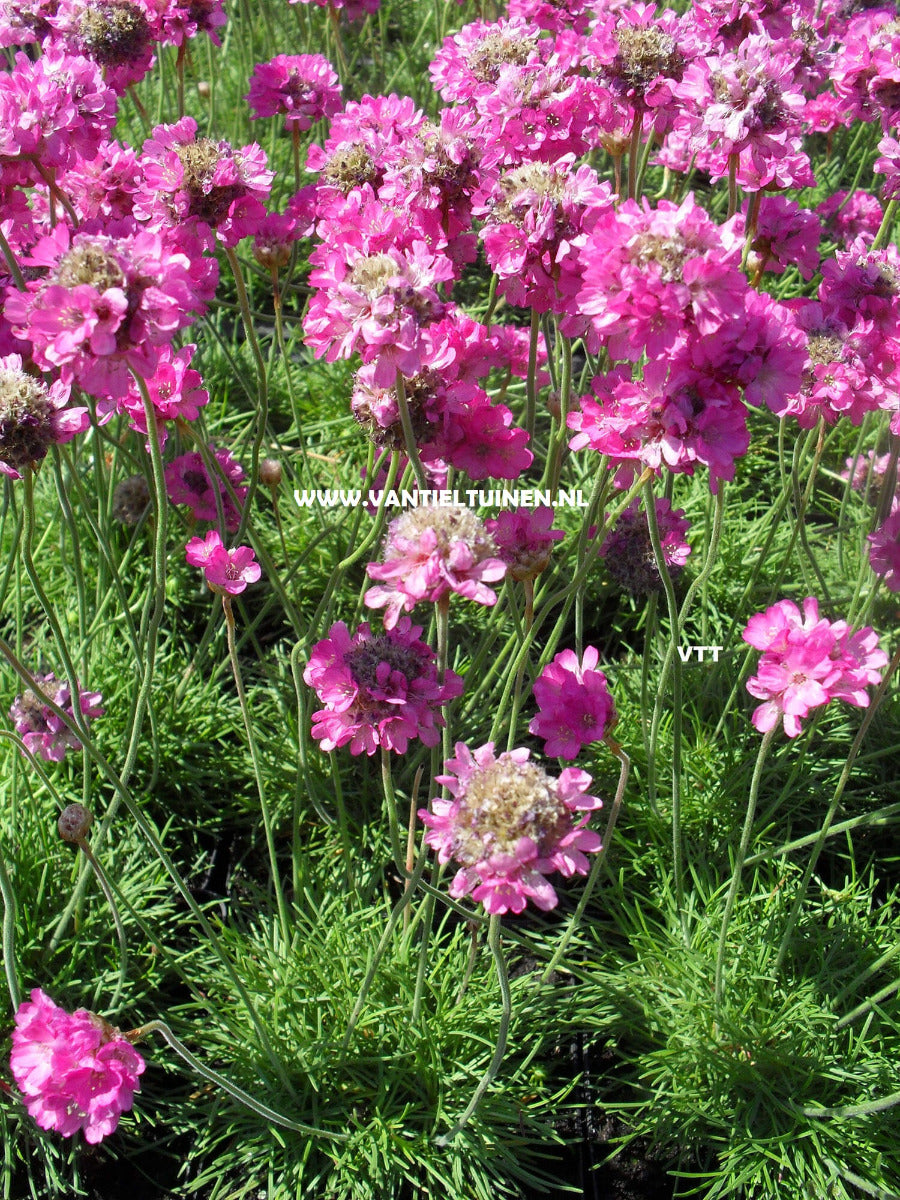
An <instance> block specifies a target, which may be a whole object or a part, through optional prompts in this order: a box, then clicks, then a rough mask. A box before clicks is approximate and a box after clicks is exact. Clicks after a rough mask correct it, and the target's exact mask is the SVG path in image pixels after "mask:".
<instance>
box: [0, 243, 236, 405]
mask: <svg viewBox="0 0 900 1200" xmlns="http://www.w3.org/2000/svg"><path fill="white" fill-rule="evenodd" d="M127 228H128V229H129V232H127V233H125V234H122V235H120V236H117V237H111V236H106V235H102V234H88V233H76V234H74V235H73V236H72V237H71V240H70V239H69V233H68V230H67V229H66V227H65V226H62V225H60V226H57V229H56V231H55V232H54V233H52V234H50V235H49V236H48V237H47V238H45V239H42V241H41V242H39V243H38V246H37V247H36V248H35V251H34V260H35V261H40V262H41V263H42V264H43V263H46V264H48V265H50V266H51V268H52V270H51V273H50V275H49V278H47V279H39V280H34V281H32V282H31V283H29V284H28V290H27V291H24V292H20V291H17V290H16V289H15V288H12V287H11V288H9V289H7V295H6V317H7V318H8V320H9V321H10V324H11V325H12V326H13V329H14V332H15V333H16V336H17V337H22V338H28V339H29V340H30V341H31V343H32V344H33V346H34V357H35V361H36V362H37V363H38V365H39V366H41V367H43V368H44V369H45V370H51V369H53V368H54V367H59V368H60V376H61V378H62V380H63V382H64V383H77V384H78V385H79V387H81V388H83V389H84V390H85V391H87V392H90V393H92V394H94V395H97V396H101V397H104V396H105V397H114V398H116V397H119V396H124V395H126V394H127V392H128V387H129V384H130V381H131V375H130V373H129V368H130V369H131V370H134V371H136V372H137V373H138V374H139V375H143V376H144V377H147V376H150V375H152V374H153V372H154V370H155V369H156V365H157V363H158V361H159V355H160V349H159V348H160V347H161V346H162V345H165V344H168V343H169V342H171V340H172V337H173V335H174V333H175V332H176V331H177V330H179V329H182V328H184V326H185V325H188V324H190V322H191V320H192V319H193V316H194V315H195V314H196V313H202V312H205V311H206V305H207V302H208V301H209V300H211V299H212V295H213V292H214V290H215V283H216V276H217V267H216V263H215V261H214V260H212V259H205V258H203V257H202V256H201V255H202V252H201V250H200V248H199V247H198V245H197V244H196V242H195V241H192V240H191V239H190V238H184V237H182V236H178V237H175V236H174V235H173V234H170V233H166V234H165V235H162V234H160V233H151V232H149V231H147V230H144V229H140V230H138V229H136V228H135V226H134V224H133V223H131V222H129V223H128V226H127Z"/></svg>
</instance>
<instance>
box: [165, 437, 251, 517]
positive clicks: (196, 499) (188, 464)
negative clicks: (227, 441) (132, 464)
mask: <svg viewBox="0 0 900 1200" xmlns="http://www.w3.org/2000/svg"><path fill="white" fill-rule="evenodd" d="M210 451H211V452H212V453H213V455H214V457H215V460H216V462H217V463H218V465H219V468H220V470H221V471H222V474H223V475H224V476H225V478H226V479H227V480H228V482H229V483H230V484H231V486H232V490H233V491H234V494H235V496H236V497H237V500H238V504H242V503H243V500H244V497H245V496H246V495H247V490H248V489H247V487H246V486H244V485H243V480H244V479H245V478H246V477H245V475H244V469H243V467H242V466H241V464H240V463H239V462H238V461H237V459H236V458H234V457H232V455H231V454H230V453H229V452H228V451H227V450H215V448H214V447H213V446H210ZM165 479H166V495H167V496H168V497H169V500H170V501H171V502H172V503H173V504H186V505H187V506H188V507H189V508H190V510H191V515H192V516H193V518H194V520H196V521H217V520H218V509H217V507H216V492H218V493H219V496H220V498H221V501H222V511H223V514H224V517H225V528H226V529H227V530H228V532H229V533H234V531H235V530H236V529H237V527H238V526H239V525H240V523H241V514H240V511H239V509H238V508H236V507H235V503H234V501H233V500H232V499H231V496H230V494H229V492H228V490H227V488H226V486H225V482H224V480H223V479H221V478H220V476H219V474H218V473H216V474H215V476H214V477H210V474H209V472H208V471H207V469H206V464H205V462H204V461H203V456H202V455H201V454H200V452H199V450H194V451H191V452H190V453H189V454H181V455H179V457H178V458H173V459H172V461H171V462H170V463H167V464H166V467H165Z"/></svg>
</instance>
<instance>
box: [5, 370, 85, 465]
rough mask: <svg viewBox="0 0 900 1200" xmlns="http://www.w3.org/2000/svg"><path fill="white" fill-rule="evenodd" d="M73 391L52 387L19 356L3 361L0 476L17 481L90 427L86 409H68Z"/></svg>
mask: <svg viewBox="0 0 900 1200" xmlns="http://www.w3.org/2000/svg"><path fill="white" fill-rule="evenodd" d="M69 392H70V389H69V388H68V387H66V386H65V385H64V384H62V383H60V382H59V381H58V380H57V381H56V382H54V383H51V384H50V385H49V387H48V386H47V385H46V384H44V383H42V382H41V380H40V379H38V378H36V377H35V376H34V375H31V374H29V372H27V371H26V370H24V368H23V362H22V358H21V356H20V355H18V354H8V355H6V356H5V357H3V358H0V472H2V474H4V475H9V476H11V477H12V478H13V479H18V478H19V475H20V472H21V471H22V470H24V468H25V467H34V466H36V465H37V463H39V462H40V460H41V459H42V458H44V457H45V456H46V454H47V450H48V449H49V447H50V446H51V445H53V444H54V443H56V444H59V443H61V442H70V441H71V440H72V438H73V437H75V435H76V434H78V433H83V432H84V430H85V429H87V427H88V425H89V424H90V417H89V415H88V410H87V409H86V408H66V407H65V405H66V403H67V401H68V399H69Z"/></svg>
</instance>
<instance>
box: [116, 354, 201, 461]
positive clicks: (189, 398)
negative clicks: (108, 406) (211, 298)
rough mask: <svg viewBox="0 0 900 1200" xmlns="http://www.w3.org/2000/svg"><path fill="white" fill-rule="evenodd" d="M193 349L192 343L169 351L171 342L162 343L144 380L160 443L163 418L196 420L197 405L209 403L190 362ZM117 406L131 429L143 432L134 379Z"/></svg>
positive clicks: (163, 438)
mask: <svg viewBox="0 0 900 1200" xmlns="http://www.w3.org/2000/svg"><path fill="white" fill-rule="evenodd" d="M196 349H197V347H196V346H195V345H193V344H188V345H187V346H182V347H181V349H180V350H177V351H173V350H172V348H171V346H163V347H162V349H161V351H160V355H159V362H158V363H157V365H156V370H155V371H154V372H153V375H152V376H151V377H150V378H149V379H147V380H145V383H146V386H147V392H148V394H149V396H150V400H151V403H152V405H153V413H154V417H155V425H156V435H157V439H158V441H159V444H160V446H164V445H165V444H166V428H165V422H166V421H175V420H177V419H178V418H179V417H180V418H181V420H183V421H196V420H197V418H198V417H199V415H200V409H201V408H202V407H203V406H204V405H206V404H208V403H209V392H207V390H206V388H204V387H202V386H201V385H202V383H203V380H202V378H201V376H200V372H199V371H195V370H194V369H193V368H192V367H191V365H190V363H191V359H192V358H193V356H194V351H195V350H196ZM99 407H100V408H101V409H102V408H103V407H104V406H103V405H102V404H101V405H100V406H99ZM118 408H119V411H120V412H123V413H127V414H128V418H129V425H130V427H131V428H132V429H136V430H137V431H138V433H147V414H146V412H145V411H144V402H143V398H142V396H141V393H140V390H139V388H138V386H137V384H136V383H135V382H134V380H132V381H131V384H130V385H129V388H128V394H127V396H125V397H123V398H122V399H120V400H119V401H118Z"/></svg>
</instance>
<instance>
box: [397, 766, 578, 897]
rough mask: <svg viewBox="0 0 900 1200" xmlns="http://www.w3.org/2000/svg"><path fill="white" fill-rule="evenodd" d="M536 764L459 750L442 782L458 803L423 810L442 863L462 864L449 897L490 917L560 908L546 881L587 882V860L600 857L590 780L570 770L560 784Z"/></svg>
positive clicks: (428, 837)
mask: <svg viewBox="0 0 900 1200" xmlns="http://www.w3.org/2000/svg"><path fill="white" fill-rule="evenodd" d="M529 757H530V752H529V751H528V750H508V751H506V752H505V753H503V754H500V755H499V756H495V755H494V744H493V742H488V743H487V745H485V746H481V747H480V748H479V749H478V750H475V751H471V750H469V748H468V746H466V745H465V744H464V743H463V742H457V743H456V757H455V758H451V759H449V760H448V761H446V762H445V763H444V770H445V771H446V772H447V774H445V775H438V776H437V778H436V782H437V783H441V784H444V785H445V786H446V787H447V788H448V790H449V791H450V793H451V796H452V799H449V800H442V799H440V798H439V797H435V798H434V799H433V800H432V801H431V811H430V812H429V811H428V810H427V809H419V816H420V817H421V819H422V821H423V822H424V823H425V825H427V826H428V832H427V833H426V834H425V841H426V842H427V843H428V845H429V846H431V847H433V848H434V849H435V850H437V852H438V861H439V862H441V863H446V862H449V861H450V860H451V859H453V860H454V861H455V862H457V863H459V864H460V870H459V871H458V872H457V873H456V876H455V877H454V879H453V882H452V883H451V885H450V895H451V896H453V897H454V898H456V899H459V898H460V897H462V896H466V895H468V894H469V893H471V895H472V899H473V900H475V901H481V902H483V904H484V907H485V910H486V911H487V912H489V913H496V914H498V915H502V914H503V913H506V912H513V913H520V912H522V910H523V909H524V908H525V905H526V904H527V903H528V901H529V900H530V901H531V902H532V903H533V904H535V905H536V906H537V907H538V908H540V909H543V910H544V911H548V910H549V909H551V908H554V907H555V905H556V904H557V901H558V897H557V895H556V892H555V890H554V888H553V886H552V884H551V883H550V881H549V880H548V879H547V875H548V874H549V873H550V872H551V871H559V872H560V873H561V874H562V875H564V876H566V877H570V876H572V875H586V874H587V871H588V860H587V858H586V857H585V855H586V854H594V853H596V852H597V851H598V850H600V849H601V845H602V843H601V840H600V835H599V834H597V833H595V832H594V831H593V830H592V829H588V828H586V825H587V822H588V820H589V813H590V812H592V811H593V810H595V809H597V808H600V806H601V803H602V802H601V801H600V800H599V799H598V798H597V797H596V796H591V795H588V793H587V789H588V788H589V787H590V784H591V777H590V775H588V773H587V772H586V771H580V770H578V769H577V768H575V767H566V768H565V769H564V770H563V771H562V772H561V774H560V776H559V778H558V779H554V778H553V777H552V776H550V775H548V774H547V773H546V772H545V771H544V770H543V769H542V768H541V767H539V766H537V765H536V764H534V763H532V762H529V761H528V760H529ZM579 813H580V814H581V815H580V816H579Z"/></svg>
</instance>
